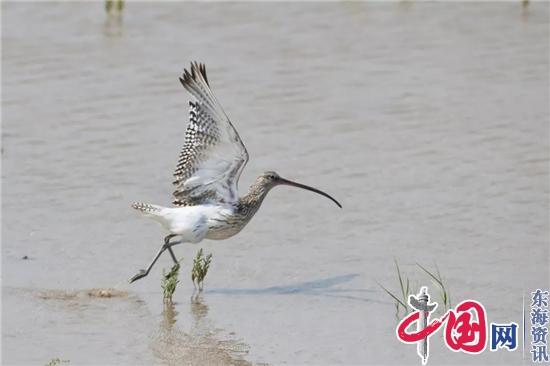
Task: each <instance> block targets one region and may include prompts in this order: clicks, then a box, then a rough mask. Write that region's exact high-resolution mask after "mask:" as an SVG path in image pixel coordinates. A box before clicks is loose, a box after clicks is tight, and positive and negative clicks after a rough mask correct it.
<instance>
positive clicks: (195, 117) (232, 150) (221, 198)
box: [130, 61, 342, 283]
mask: <svg viewBox="0 0 550 366" xmlns="http://www.w3.org/2000/svg"><path fill="white" fill-rule="evenodd" d="M179 80H180V82H181V84H182V85H183V87H184V88H185V89H186V90H187V91H188V92H189V93H190V94H191V96H192V100H191V101H189V123H188V125H187V129H186V131H185V141H184V145H183V148H182V149H181V153H180V155H179V159H178V162H177V166H176V170H175V172H174V181H173V182H172V183H173V185H174V193H173V202H172V203H173V207H164V206H160V205H155V204H149V203H142V202H134V203H132V205H131V207H132V208H134V209H136V210H138V211H139V212H140V213H141V214H143V215H144V216H145V217H147V218H150V219H153V220H155V221H157V222H158V223H160V224H161V225H162V226H163V228H164V229H165V230H166V231H167V232H168V235H167V236H166V237H165V238H164V243H163V244H162V246H161V248H160V249H159V251H158V252H157V254H156V255H155V257H154V258H153V260H152V262H151V263H150V264H149V266H148V267H147V269H141V270H139V272H138V273H137V274H136V275H135V276H133V277H132V278H131V279H130V283H132V282H134V281H137V280H139V279H141V278H143V277H145V276H147V275H148V274H149V272H150V271H151V268H153V266H154V265H155V263H156V261H157V260H158V258H159V257H160V256H161V254H162V253H163V252H164V251H166V250H167V251H168V252H169V253H170V256H171V257H172V260H173V261H174V263H176V264H177V263H178V261H177V259H176V256H175V255H174V252H173V250H172V246H174V245H176V244H181V243H199V242H200V241H202V240H203V239H210V240H223V239H227V238H230V237H232V236H234V235H236V234H238V233H239V232H240V231H241V230H242V229H243V228H244V227H245V226H246V225H247V224H248V222H250V220H251V219H252V217H253V216H254V214H255V213H256V212H257V211H258V209H259V208H260V206H261V204H262V202H263V200H264V198H265V197H266V195H267V194H268V192H269V191H270V190H271V189H272V188H274V187H276V186H280V185H286V186H291V187H297V188H301V189H305V190H308V191H312V192H315V193H318V194H320V195H322V196H325V197H327V198H329V199H330V200H332V201H333V202H334V203H335V204H336V205H338V207H340V208H342V205H341V204H340V203H339V202H338V201H337V200H336V199H334V198H333V197H332V196H330V195H329V194H327V193H325V192H323V191H321V190H319V189H317V188H313V187H310V186H307V185H305V184H301V183H297V182H294V181H291V180H288V179H285V178H283V177H281V176H280V175H279V174H277V173H276V172H274V171H266V172H265V173H263V174H261V175H260V176H258V177H257V178H256V180H255V181H254V182H253V183H252V185H251V186H250V189H249V190H248V192H247V193H246V194H245V195H243V196H239V194H238V189H237V185H238V182H239V177H240V176H241V173H242V171H243V169H244V167H245V165H246V163H247V162H248V159H249V156H248V152H247V150H246V147H245V146H244V143H243V142H242V140H241V138H240V136H239V133H238V132H237V130H236V129H235V127H234V126H233V124H232V123H231V121H230V120H229V118H228V117H227V115H226V113H225V112H224V110H223V108H222V106H221V105H220V103H219V102H218V100H217V99H216V97H215V96H214V94H213V92H212V89H211V88H210V83H209V81H208V77H207V76H206V66H205V65H204V64H202V63H198V62H196V61H195V62H191V66H190V68H189V70H187V69H184V71H183V75H182V76H181V77H180V78H179Z"/></svg>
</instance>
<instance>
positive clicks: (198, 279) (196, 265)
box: [191, 248, 212, 291]
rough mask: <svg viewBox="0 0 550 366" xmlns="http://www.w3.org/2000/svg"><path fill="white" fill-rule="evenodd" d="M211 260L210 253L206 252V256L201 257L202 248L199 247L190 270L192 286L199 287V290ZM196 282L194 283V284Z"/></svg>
mask: <svg viewBox="0 0 550 366" xmlns="http://www.w3.org/2000/svg"><path fill="white" fill-rule="evenodd" d="M211 261H212V254H208V255H207V256H206V257H203V251H202V248H201V249H199V251H198V252H197V255H196V256H195V259H194V260H193V269H192V270H191V281H193V286H195V288H197V287H198V288H199V291H202V287H203V282H204V278H205V277H206V274H207V273H208V269H209V268H210V262H211ZM195 283H196V284H195Z"/></svg>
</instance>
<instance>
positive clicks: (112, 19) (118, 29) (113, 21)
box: [103, 12, 122, 37]
mask: <svg viewBox="0 0 550 366" xmlns="http://www.w3.org/2000/svg"><path fill="white" fill-rule="evenodd" d="M103 33H104V34H105V35H106V36H108V37H120V36H122V13H119V12H116V13H108V14H107V17H106V18H105V23H103Z"/></svg>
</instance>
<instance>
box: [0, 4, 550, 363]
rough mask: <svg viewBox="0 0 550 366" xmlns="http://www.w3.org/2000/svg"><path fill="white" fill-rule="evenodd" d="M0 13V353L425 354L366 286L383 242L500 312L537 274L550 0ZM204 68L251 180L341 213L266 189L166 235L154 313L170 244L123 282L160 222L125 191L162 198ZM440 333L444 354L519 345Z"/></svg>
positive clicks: (409, 267)
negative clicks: (210, 231)
mask: <svg viewBox="0 0 550 366" xmlns="http://www.w3.org/2000/svg"><path fill="white" fill-rule="evenodd" d="M2 23H3V29H2V30H3V32H2V49H3V53H2V66H3V68H2V106H3V111H2V112H3V115H2V133H3V134H2V135H3V136H2V189H3V191H2V210H3V212H2V214H3V215H2V300H3V301H2V305H3V306H2V346H3V347H2V350H3V354H2V361H3V363H4V364H45V363H46V362H48V361H49V360H51V359H53V358H56V357H59V358H60V359H65V360H66V359H68V360H70V364H86V363H88V364H136V363H139V364H153V363H154V364H158V363H163V364H182V363H189V364H207V363H209V364H244V363H245V361H244V360H246V361H247V362H253V363H262V362H266V363H270V364H280V363H287V364H371V363H377V364H379V363H413V364H417V363H418V361H419V359H418V356H416V350H415V347H414V346H405V345H402V344H400V343H399V342H398V341H397V340H396V338H395V333H394V331H395V318H394V306H393V303H392V302H391V299H390V298H389V297H388V296H387V295H386V294H384V293H383V291H382V290H381V289H380V288H379V287H378V285H377V282H380V283H382V284H384V285H385V286H387V287H390V288H392V289H393V290H397V280H396V273H395V270H394V264H393V258H396V259H398V260H399V263H400V264H401V266H402V268H403V270H404V271H405V272H406V273H407V274H408V275H409V277H410V278H411V280H412V281H413V284H414V286H415V287H418V286H419V285H424V284H425V285H430V286H432V287H431V293H432V294H434V295H435V293H436V289H435V288H434V287H433V285H432V284H431V283H430V282H429V278H428V277H427V276H426V275H423V274H422V272H421V271H419V270H418V268H417V267H416V266H415V263H416V262H419V263H421V264H424V265H426V266H428V267H430V268H433V263H434V262H436V263H437V264H438V266H439V268H440V270H441V272H442V275H443V277H444V279H445V280H446V283H447V286H448V288H449V289H450V291H451V296H452V299H453V301H454V303H457V302H458V301H460V300H462V299H466V298H473V299H477V300H479V301H481V302H482V303H483V304H484V305H485V307H486V308H487V311H488V314H489V315H488V316H489V321H500V322H508V321H517V322H521V308H522V296H523V295H524V294H527V296H528V292H529V291H531V290H533V289H534V288H536V287H546V288H547V287H548V276H549V273H548V261H549V249H548V243H549V230H548V219H549V217H548V208H549V207H548V186H549V183H548V148H549V141H548V133H549V131H548V119H549V110H548V98H549V94H548V84H549V83H548V82H549V80H548V74H549V67H548V65H549V61H548V52H549V46H548V4H546V3H532V4H530V5H529V6H528V7H527V8H522V6H521V4H520V3H519V2H518V3H494V4H476V3H454V4H430V3H422V4H413V3H392V4H379V3H324V4H303V3H294V4H289V3H277V4H254V3H242V4H221V3H212V4H197V3H162V4H146V3H139V4H133V3H130V4H127V6H126V9H125V11H124V18H123V19H117V18H116V17H114V18H110V19H106V16H105V14H104V9H103V6H102V4H100V3H42V4H37V3H18V4H16V3H6V2H3V3H2ZM191 60H199V61H203V62H205V63H206V64H207V67H208V72H209V79H210V82H211V84H212V86H213V89H214V92H215V93H216V94H217V96H218V99H219V100H220V101H221V103H222V104H223V106H224V108H225V110H226V111H227V112H228V114H229V116H230V117H231V118H232V120H233V121H234V124H235V125H236V127H237V129H238V130H239V132H240V135H241V137H242V139H243V140H244V142H245V144H246V145H247V148H248V151H249V153H250V156H251V160H250V162H249V164H248V166H247V167H246V169H245V171H244V173H243V177H242V179H241V190H243V191H244V190H245V188H246V187H247V186H248V185H249V184H250V183H251V182H252V180H253V179H254V177H255V176H256V175H257V174H259V173H261V172H262V171H264V170H276V171H278V172H279V173H280V174H281V175H282V176H284V177H288V178H289V179H294V180H297V181H300V182H303V183H306V184H311V185H315V186H317V187H319V188H321V189H323V190H326V191H327V192H329V193H330V194H331V195H333V196H335V197H336V198H337V199H338V200H339V201H340V202H341V203H342V204H343V206H344V209H342V210H340V209H338V208H337V207H336V206H334V205H333V204H332V203H331V202H330V201H328V200H326V199H324V198H322V197H320V196H316V195H312V194H310V193H308V192H305V191H299V190H292V189H289V188H277V189H275V190H274V191H272V192H271V193H270V195H269V197H268V198H267V199H266V201H265V202H264V206H263V207H262V209H261V210H260V211H259V213H258V214H257V216H256V217H255V218H254V219H253V220H252V222H251V223H250V224H249V226H248V227H247V228H246V229H245V230H244V231H243V232H242V233H240V234H239V235H237V236H236V237H234V238H232V239H229V240H226V241H223V242H214V241H205V242H203V243H201V245H200V246H185V247H184V246H181V247H176V248H175V250H176V253H177V255H178V256H181V257H184V268H183V271H184V274H183V275H182V279H181V283H180V284H179V287H178V289H177V292H176V295H175V301H176V304H175V305H174V307H169V308H164V306H163V305H162V301H161V299H162V292H161V291H162V290H161V288H160V278H161V273H162V268H163V267H164V268H168V267H169V266H170V258H169V256H166V257H163V258H161V260H160V262H159V264H158V265H157V266H156V267H155V269H154V271H153V272H152V274H151V275H150V276H149V277H148V278H146V279H144V280H140V281H138V282H136V283H135V284H133V285H129V284H128V283H127V279H128V278H130V277H131V276H132V275H134V274H135V273H136V271H137V270H138V269H139V268H143V267H144V266H145V265H146V264H147V263H148V261H149V260H150V259H151V257H152V256H153V255H154V253H155V252H156V250H157V249H158V247H159V245H160V243H161V238H162V235H163V233H162V231H161V229H160V227H158V226H156V224H154V223H153V222H149V221H147V220H145V219H142V218H140V217H138V215H136V214H135V212H133V211H132V210H131V209H130V207H129V204H130V202H132V201H135V200H140V201H145V202H152V203H158V204H169V202H170V195H171V188H172V187H171V184H170V182H171V178H172V177H171V174H172V171H173V168H174V167H175V163H176V160H177V159H176V158H177V154H178V152H179V149H180V146H181V144H182V143H183V140H184V138H183V131H184V128H185V124H186V119H187V117H186V114H187V99H188V95H187V94H186V93H185V91H184V90H183V88H182V87H181V85H180V84H179V82H178V80H177V77H178V76H179V73H180V72H181V71H182V69H183V67H186V66H187V65H188V62H189V61H191ZM199 247H204V248H205V250H206V252H212V253H213V255H214V259H213V263H212V267H211V273H209V275H208V278H207V282H206V290H205V292H204V293H203V294H202V295H201V296H200V297H197V296H196V295H193V286H192V284H191V281H190V280H189V279H188V278H187V273H188V271H189V270H190V264H191V262H192V257H193V256H194V254H195V252H196V250H197V249H198V248H199ZM25 255H27V256H28V257H29V259H28V260H22V259H21V258H22V257H23V256H25ZM93 288H114V289H116V290H117V291H121V293H124V294H126V295H125V296H113V297H110V298H103V297H97V296H92V297H90V296H88V295H86V294H87V292H88V291H89V289H93ZM44 293H46V294H53V295H52V296H50V297H51V298H50V297H48V296H46V297H44V296H43V294H44ZM41 294H42V295H41ZM67 294H69V295H70V296H68V297H67V296H66V295H67ZM438 337H439V336H438ZM432 339H433V341H432V342H431V355H430V363H434V364H445V363H446V364H457V363H462V364H463V363H478V364H486V363H493V364H497V363H498V364H502V363H519V362H521V359H522V354H521V351H518V352H514V353H508V352H496V353H491V352H484V353H483V354H482V355H480V356H476V357H474V356H470V355H464V354H455V353H451V352H450V351H448V350H446V349H443V346H442V341H441V339H436V337H433V338H432ZM520 348H521V347H520ZM526 357H527V358H528V357H529V354H526Z"/></svg>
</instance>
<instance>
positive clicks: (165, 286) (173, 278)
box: [161, 260, 181, 304]
mask: <svg viewBox="0 0 550 366" xmlns="http://www.w3.org/2000/svg"><path fill="white" fill-rule="evenodd" d="M180 262H181V260H180ZM179 270H180V263H179V262H178V263H176V264H174V265H173V266H172V269H171V270H170V272H168V273H165V271H164V270H162V284H161V287H162V290H163V291H164V302H166V303H169V304H171V303H172V296H173V295H174V292H176V286H177V284H178V282H180V281H179V280H178V275H179Z"/></svg>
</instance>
